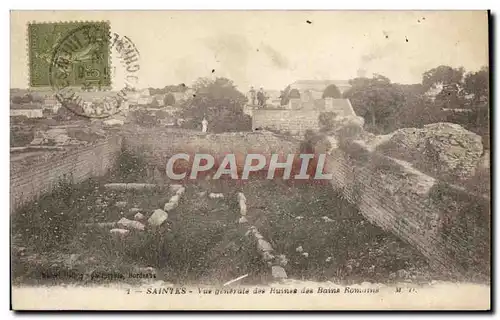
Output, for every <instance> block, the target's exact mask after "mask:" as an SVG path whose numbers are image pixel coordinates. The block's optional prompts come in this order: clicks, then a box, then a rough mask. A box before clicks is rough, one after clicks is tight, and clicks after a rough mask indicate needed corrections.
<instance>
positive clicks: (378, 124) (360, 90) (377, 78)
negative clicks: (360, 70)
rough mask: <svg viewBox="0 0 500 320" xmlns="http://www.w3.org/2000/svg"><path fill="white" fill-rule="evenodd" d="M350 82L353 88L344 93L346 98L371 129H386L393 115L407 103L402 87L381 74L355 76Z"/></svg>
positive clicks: (379, 130)
mask: <svg viewBox="0 0 500 320" xmlns="http://www.w3.org/2000/svg"><path fill="white" fill-rule="evenodd" d="M349 83H350V84H351V88H350V89H349V90H347V91H346V92H345V93H344V98H347V99H350V101H351V104H352V106H353V108H354V111H355V112H356V114H357V115H359V116H362V117H364V118H365V120H366V123H367V125H368V126H367V128H368V129H369V130H370V129H371V130H372V131H375V132H383V131H386V127H388V125H389V124H390V122H389V119H390V117H391V115H393V114H394V113H396V112H397V111H398V110H400V109H401V108H402V107H403V105H404V103H405V96H404V93H403V91H402V90H401V88H400V87H398V86H397V85H395V84H393V83H391V81H390V80H389V79H388V78H386V77H384V76H381V75H374V77H373V78H371V79H370V78H355V79H352V80H350V81H349Z"/></svg>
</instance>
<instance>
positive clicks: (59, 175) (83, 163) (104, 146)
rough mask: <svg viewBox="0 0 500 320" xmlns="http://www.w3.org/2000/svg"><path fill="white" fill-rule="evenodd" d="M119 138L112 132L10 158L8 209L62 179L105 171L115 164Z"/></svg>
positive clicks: (76, 179) (73, 179)
mask: <svg viewBox="0 0 500 320" xmlns="http://www.w3.org/2000/svg"><path fill="white" fill-rule="evenodd" d="M121 142H122V138H121V137H119V136H112V137H109V138H107V139H106V140H103V141H98V142H96V143H94V144H90V145H87V146H81V147H76V148H71V149H68V150H65V151H58V152H45V153H42V154H36V155H33V156H31V157H25V158H23V159H19V160H16V159H11V165H10V169H11V178H10V211H11V213H12V212H15V210H16V209H17V208H19V207H20V206H22V205H23V204H25V203H27V202H29V201H32V200H34V199H36V198H37V197H39V196H41V195H42V194H44V193H48V192H51V191H53V189H54V188H55V187H57V185H58V184H59V183H61V182H70V183H79V182H82V181H84V180H86V179H88V178H91V177H97V176H102V175H104V174H106V173H107V172H108V171H109V170H110V169H111V168H112V166H113V165H114V164H115V161H116V159H117V157H118V155H119V153H120V150H121Z"/></svg>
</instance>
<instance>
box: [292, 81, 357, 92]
mask: <svg viewBox="0 0 500 320" xmlns="http://www.w3.org/2000/svg"><path fill="white" fill-rule="evenodd" d="M331 84H334V85H336V86H337V87H338V88H339V89H341V91H342V88H349V87H350V86H351V85H350V84H349V81H348V80H297V81H295V82H294V83H292V84H291V85H290V88H291V89H297V90H299V91H304V90H316V91H324V90H325V89H326V87H328V86H329V85H331Z"/></svg>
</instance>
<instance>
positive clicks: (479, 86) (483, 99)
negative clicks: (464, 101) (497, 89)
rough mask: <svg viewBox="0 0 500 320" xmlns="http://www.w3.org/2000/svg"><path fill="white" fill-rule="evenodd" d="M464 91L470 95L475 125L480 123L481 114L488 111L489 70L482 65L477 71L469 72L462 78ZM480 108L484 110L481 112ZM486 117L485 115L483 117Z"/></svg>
mask: <svg viewBox="0 0 500 320" xmlns="http://www.w3.org/2000/svg"><path fill="white" fill-rule="evenodd" d="M464 91H465V93H466V94H468V95H472V101H471V107H472V108H473V109H475V113H476V126H480V125H481V114H482V113H483V114H484V113H488V110H489V70H488V67H482V68H481V69H480V70H479V71H477V72H470V73H468V74H467V75H466V76H465V79H464ZM481 108H484V109H486V112H481V110H480V109H481ZM483 118H487V117H483Z"/></svg>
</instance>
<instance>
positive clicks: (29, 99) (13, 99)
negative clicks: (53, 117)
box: [10, 93, 43, 104]
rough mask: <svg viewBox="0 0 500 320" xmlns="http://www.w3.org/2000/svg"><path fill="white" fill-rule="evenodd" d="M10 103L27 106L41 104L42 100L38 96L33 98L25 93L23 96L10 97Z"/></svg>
mask: <svg viewBox="0 0 500 320" xmlns="http://www.w3.org/2000/svg"><path fill="white" fill-rule="evenodd" d="M10 101H11V102H12V103H16V104H27V103H42V102H43V98H42V97H39V96H34V95H32V94H30V93H27V94H25V95H23V96H20V95H12V96H11V97H10Z"/></svg>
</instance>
